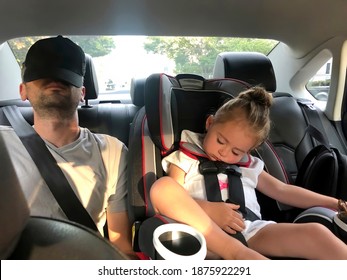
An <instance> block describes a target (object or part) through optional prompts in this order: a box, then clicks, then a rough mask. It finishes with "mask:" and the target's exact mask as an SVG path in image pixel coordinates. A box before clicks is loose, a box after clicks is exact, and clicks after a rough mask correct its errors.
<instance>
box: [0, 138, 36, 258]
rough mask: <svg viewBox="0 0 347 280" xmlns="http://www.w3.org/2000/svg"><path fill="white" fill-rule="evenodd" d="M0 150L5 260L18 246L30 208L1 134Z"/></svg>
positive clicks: (0, 244) (0, 239) (0, 254)
mask: <svg viewBox="0 0 347 280" xmlns="http://www.w3.org/2000/svg"><path fill="white" fill-rule="evenodd" d="M0 150H1V168H0V178H1V188H0V224H1V234H0V259H1V260H3V259H6V258H7V257H8V256H9V255H10V254H11V253H12V252H13V250H14V249H15V247H16V246H17V243H18V241H19V238H20V236H21V233H22V231H23V229H24V228H25V227H26V224H27V222H28V220H29V208H28V205H27V202H26V199H25V197H24V194H23V192H22V189H21V186H20V183H19V181H18V178H17V174H16V172H15V170H14V167H13V164H12V161H11V159H10V156H9V154H8V152H7V149H6V145H5V142H4V140H3V138H2V137H1V135H0Z"/></svg>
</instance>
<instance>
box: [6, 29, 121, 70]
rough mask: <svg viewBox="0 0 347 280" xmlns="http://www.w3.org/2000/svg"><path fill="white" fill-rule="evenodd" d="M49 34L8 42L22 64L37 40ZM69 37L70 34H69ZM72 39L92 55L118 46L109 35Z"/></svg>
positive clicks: (74, 37) (99, 54) (107, 52)
mask: <svg viewBox="0 0 347 280" xmlns="http://www.w3.org/2000/svg"><path fill="white" fill-rule="evenodd" d="M46 37H47V36H36V37H22V38H17V39H12V40H9V41H8V43H9V45H10V47H11V49H12V51H13V53H14V55H15V57H16V59H17V61H18V63H19V64H20V65H22V63H23V62H24V60H25V56H26V53H27V51H28V49H29V48H30V47H31V45H32V44H34V43H35V42H36V41H37V40H40V39H43V38H46ZM67 37H69V36H67ZM69 38H70V39H71V40H72V41H74V42H75V43H76V44H78V45H79V46H80V47H81V48H82V49H83V50H84V52H86V53H88V54H90V55H91V56H92V57H99V56H104V55H107V54H109V53H110V52H111V51H112V50H113V49H114V48H115V47H116V46H115V43H114V40H113V38H112V37H108V36H70V37H69Z"/></svg>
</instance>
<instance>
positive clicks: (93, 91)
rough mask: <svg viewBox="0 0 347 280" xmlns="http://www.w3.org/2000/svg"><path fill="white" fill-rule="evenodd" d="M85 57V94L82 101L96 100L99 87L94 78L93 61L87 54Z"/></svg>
mask: <svg viewBox="0 0 347 280" xmlns="http://www.w3.org/2000/svg"><path fill="white" fill-rule="evenodd" d="M85 55H86V73H85V74H84V86H85V88H86V94H85V97H84V99H85V100H89V99H97V98H98V95H99V85H98V80H97V77H96V72H95V66H94V63H93V59H92V57H91V56H90V55H89V54H85Z"/></svg>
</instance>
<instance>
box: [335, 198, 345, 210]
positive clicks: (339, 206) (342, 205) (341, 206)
mask: <svg viewBox="0 0 347 280" xmlns="http://www.w3.org/2000/svg"><path fill="white" fill-rule="evenodd" d="M337 209H338V211H339V212H347V203H346V201H344V200H342V199H339V200H338V202H337Z"/></svg>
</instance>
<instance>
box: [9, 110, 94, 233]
mask: <svg viewBox="0 0 347 280" xmlns="http://www.w3.org/2000/svg"><path fill="white" fill-rule="evenodd" d="M2 110H3V112H4V114H5V116H6V117H7V119H8V121H9V122H10V124H11V126H12V127H13V129H14V131H15V132H16V134H17V135H18V137H19V139H20V140H21V141H22V143H23V145H24V147H25V148H26V149H27V150H28V152H29V154H30V156H31V158H32V160H33V161H34V162H35V164H36V166H37V168H38V170H39V172H40V174H41V176H42V178H43V179H44V180H45V182H46V184H47V186H48V187H49V189H50V190H51V192H52V194H53V196H54V197H55V199H56V201H57V202H58V204H59V206H60V207H61V209H62V210H63V212H64V213H65V215H66V217H67V218H68V219H69V220H71V221H74V222H77V223H79V224H82V225H84V226H87V227H89V228H91V229H92V230H95V231H98V229H97V227H96V225H95V223H94V221H93V219H92V218H91V216H90V215H89V213H88V212H87V210H86V209H85V208H84V206H83V205H82V203H81V201H80V200H79V198H78V197H77V196H76V194H75V192H74V190H73V189H72V187H71V186H70V184H69V182H68V181H67V179H66V177H65V175H64V173H63V172H62V170H61V169H60V167H59V166H58V164H57V162H56V160H55V158H54V157H53V155H52V154H51V152H50V151H49V150H48V148H47V146H46V144H45V142H44V141H43V140H42V138H41V137H40V136H39V135H38V134H37V133H36V131H35V130H34V129H33V127H32V126H31V125H30V124H29V123H28V122H27V121H26V120H25V119H24V117H23V115H22V114H21V112H20V111H19V108H18V107H17V106H6V107H3V108H2Z"/></svg>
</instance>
